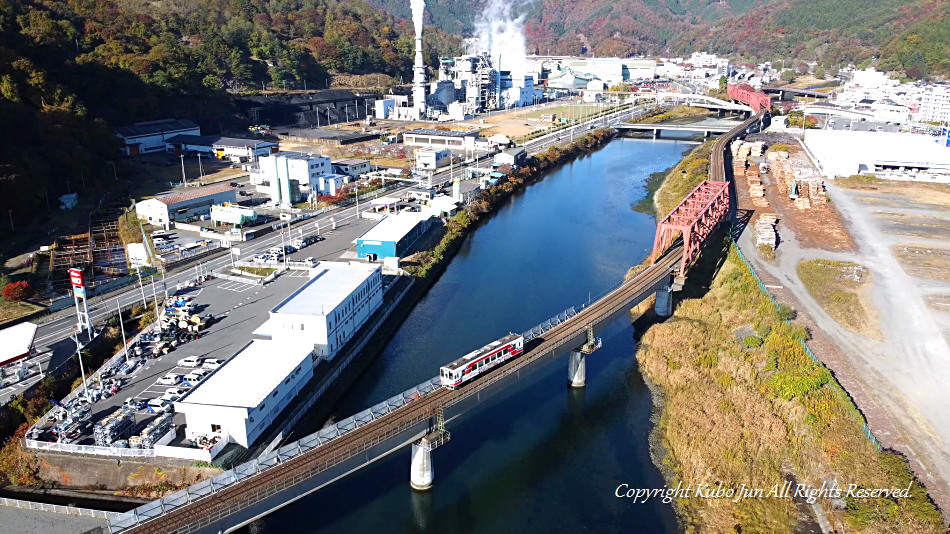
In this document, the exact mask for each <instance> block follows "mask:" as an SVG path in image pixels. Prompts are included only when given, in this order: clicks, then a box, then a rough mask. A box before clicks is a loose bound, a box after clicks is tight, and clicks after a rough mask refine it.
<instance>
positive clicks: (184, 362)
mask: <svg viewBox="0 0 950 534" xmlns="http://www.w3.org/2000/svg"><path fill="white" fill-rule="evenodd" d="M178 365H179V366H180V367H198V366H200V365H201V358H199V357H197V356H188V357H187V358H182V359H180V360H178Z"/></svg>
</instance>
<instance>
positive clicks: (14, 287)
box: [2, 281, 34, 302]
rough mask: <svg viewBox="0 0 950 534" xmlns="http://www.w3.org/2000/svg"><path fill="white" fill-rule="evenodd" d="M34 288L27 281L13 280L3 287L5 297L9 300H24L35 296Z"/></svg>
mask: <svg viewBox="0 0 950 534" xmlns="http://www.w3.org/2000/svg"><path fill="white" fill-rule="evenodd" d="M33 293H34V291H33V288H32V287H31V286H30V283H29V282H27V281H20V282H11V283H9V284H7V286H6V287H4V288H3V293H2V295H3V299H4V300H6V301H8V302H22V301H24V300H26V299H28V298H30V297H32V296H33Z"/></svg>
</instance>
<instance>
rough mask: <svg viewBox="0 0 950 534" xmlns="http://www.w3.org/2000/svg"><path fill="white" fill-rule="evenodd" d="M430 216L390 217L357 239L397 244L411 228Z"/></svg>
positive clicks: (405, 213) (403, 215) (402, 215)
mask: <svg viewBox="0 0 950 534" xmlns="http://www.w3.org/2000/svg"><path fill="white" fill-rule="evenodd" d="M429 217H430V215H428V214H423V213H413V212H402V213H399V214H397V215H390V216H388V217H386V218H385V219H383V220H382V221H380V222H379V224H377V225H376V226H374V227H372V228H370V229H369V231H367V232H366V233H365V234H363V235H362V236H360V237H359V239H358V241H392V242H398V241H399V240H400V239H402V238H403V237H405V235H406V234H408V233H409V232H410V231H411V230H412V229H413V228H415V227H416V225H418V224H419V223H421V222H422V221H424V220H426V219H428V218H429Z"/></svg>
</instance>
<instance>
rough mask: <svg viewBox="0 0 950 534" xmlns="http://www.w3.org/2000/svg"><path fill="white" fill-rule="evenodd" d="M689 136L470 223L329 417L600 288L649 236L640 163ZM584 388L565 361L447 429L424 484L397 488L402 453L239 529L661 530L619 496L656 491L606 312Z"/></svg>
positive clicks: (619, 147)
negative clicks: (420, 489)
mask: <svg viewBox="0 0 950 534" xmlns="http://www.w3.org/2000/svg"><path fill="white" fill-rule="evenodd" d="M692 144H693V143H688V142H685V141H677V140H657V141H653V140H643V139H617V140H614V141H612V142H610V143H609V144H608V145H606V146H605V147H603V148H602V149H600V150H598V151H596V152H595V153H593V154H591V155H588V156H586V157H583V158H580V159H578V160H576V161H574V162H573V163H571V164H569V165H565V166H564V167H561V168H559V169H558V170H556V171H554V172H552V173H551V174H550V175H549V176H548V177H547V178H545V179H544V180H543V181H542V182H540V183H537V184H535V185H533V186H531V187H530V188H529V189H528V190H527V191H526V192H523V193H520V194H518V195H516V196H514V197H513V198H512V199H511V201H510V202H508V203H507V204H506V205H505V206H503V207H501V208H500V209H499V210H498V212H497V213H496V214H495V215H493V216H492V217H491V218H490V220H488V221H487V222H486V223H485V224H483V225H481V226H480V227H479V228H478V229H477V230H476V231H475V232H474V233H473V234H472V235H471V236H469V238H468V239H467V240H466V242H465V243H464V245H463V246H462V248H461V250H460V251H459V253H458V254H457V255H456V256H455V258H453V260H452V262H451V263H450V265H449V266H448V268H447V269H446V271H445V273H444V274H443V275H442V277H441V278H440V279H439V281H438V282H437V283H436V284H435V285H434V286H433V288H432V289H431V291H430V292H429V293H428V294H427V295H426V296H425V297H424V298H423V299H422V300H421V301H420V302H419V303H418V305H417V306H416V307H415V309H414V310H413V311H412V313H411V314H410V316H409V317H408V318H407V319H406V321H405V323H403V325H402V326H401V328H400V329H399V331H398V332H397V333H396V335H395V336H394V337H393V339H392V340H391V341H390V343H389V345H388V347H387V349H386V350H385V351H384V353H383V354H382V355H380V357H379V359H378V360H377V361H376V362H375V363H374V364H373V366H372V367H371V369H370V370H369V371H368V372H367V374H366V375H365V376H363V377H362V378H361V379H360V380H359V382H358V383H357V385H356V386H355V387H354V389H353V390H352V391H351V392H349V393H348V394H347V396H346V397H345V398H344V399H343V401H342V403H341V406H340V408H339V409H338V410H337V414H338V415H339V417H338V419H339V418H342V417H346V416H349V415H351V414H353V413H355V412H357V411H359V410H362V409H364V408H366V407H368V406H371V405H373V404H375V403H377V402H380V401H382V400H385V399H387V398H389V397H391V396H392V395H395V394H396V393H399V392H401V391H404V390H406V389H407V388H409V387H411V386H413V385H415V384H418V383H420V382H422V381H424V380H426V379H427V378H430V377H432V376H435V375H436V374H437V372H438V368H439V366H440V365H442V364H443V363H446V362H449V361H451V360H454V359H455V358H457V357H459V356H461V355H463V354H465V353H466V352H469V351H471V350H474V349H476V348H478V347H480V346H482V345H484V344H486V343H488V342H489V341H492V340H494V339H496V338H498V337H501V336H502V335H504V334H506V333H508V332H509V331H511V332H522V331H524V330H527V329H528V328H530V327H532V326H534V325H536V324H538V323H539V322H541V321H543V320H545V319H547V318H549V317H551V316H553V315H555V314H557V313H559V312H560V311H562V310H564V309H565V308H567V307H569V306H572V305H575V304H579V303H581V302H585V301H587V300H588V299H589V298H596V297H597V296H598V295H600V294H602V293H603V292H605V291H607V290H609V289H610V288H612V287H613V286H615V285H616V284H617V283H618V282H619V281H620V280H621V279H622V278H623V276H624V274H625V273H626V271H627V269H628V268H629V267H630V266H632V265H634V264H636V263H639V262H640V261H641V260H642V259H643V258H644V257H645V256H646V254H648V253H649V251H650V248H651V247H652V245H653V235H654V230H655V222H654V220H653V217H652V216H649V215H646V214H642V213H637V212H635V211H633V210H632V209H631V205H633V204H636V203H637V202H638V201H639V200H640V199H642V198H643V197H644V195H645V194H646V180H647V178H648V177H649V175H650V174H651V173H654V172H657V171H662V170H664V169H666V168H669V167H671V166H673V165H675V164H676V163H677V162H678V161H679V160H680V159H681V158H682V156H683V153H684V151H686V150H688V149H689V148H691V146H692ZM599 335H600V336H601V337H602V338H603V341H604V346H603V348H602V349H601V350H599V351H598V352H596V353H594V354H593V355H591V356H590V357H588V361H587V386H586V388H583V389H580V390H571V388H569V387H567V359H566V358H560V359H558V360H556V361H555V362H554V363H551V364H549V365H547V366H545V367H542V368H541V369H540V370H539V371H538V372H537V376H535V377H533V378H532V379H531V380H526V381H521V382H517V383H516V385H515V386H513V387H512V388H511V391H508V392H506V393H505V394H504V395H502V396H498V397H496V398H494V399H493V400H491V401H490V402H486V403H483V404H482V405H480V407H479V408H478V409H476V410H474V411H472V412H468V413H467V414H465V415H464V416H463V417H461V418H459V419H456V420H454V421H452V422H450V424H449V430H450V431H451V433H452V439H451V441H450V442H449V443H448V444H446V445H445V446H443V447H441V448H439V449H437V450H435V451H434V452H433V464H434V467H435V486H434V487H433V488H432V490H430V491H429V492H426V493H422V494H420V493H417V492H414V491H412V490H411V489H410V487H409V450H408V448H406V449H402V450H400V451H397V452H396V453H394V454H392V455H390V456H388V457H386V458H384V459H382V460H380V461H377V462H375V463H373V464H371V465H370V466H368V467H366V468H364V469H362V470H360V471H358V472H356V473H354V474H352V475H350V476H348V477H346V478H344V479H342V480H340V481H338V482H336V483H334V484H332V485H331V486H329V487H327V488H324V489H322V490H320V491H317V492H315V493H313V494H311V495H310V496H308V497H306V498H304V499H301V500H300V501H297V502H296V503H294V504H291V505H289V506H287V507H285V508H283V509H281V510H279V511H277V512H275V513H274V514H271V515H270V516H268V517H267V518H265V519H263V520H261V521H258V522H257V523H256V524H254V525H251V527H249V529H248V530H249V531H250V532H252V533H255V534H262V533H266V534H278V533H279V534H294V533H300V534H304V533H306V534H315V533H330V532H332V533H353V534H361V533H390V532H433V533H499V532H537V533H560V532H563V533H577V532H630V531H632V529H633V530H636V531H637V532H642V533H653V532H657V533H661V532H676V531H677V525H676V519H675V516H674V513H673V510H672V508H671V506H670V505H665V504H662V503H660V502H659V501H657V500H652V501H649V502H648V503H646V504H634V503H632V502H630V501H628V500H626V499H618V498H616V497H615V496H614V491H615V489H616V488H617V486H618V485H619V484H622V483H627V484H629V485H630V487H633V488H637V487H645V488H657V487H658V488H662V487H663V484H664V481H663V479H662V477H661V475H660V473H659V471H658V470H657V468H656V467H655V466H654V465H653V463H652V462H651V459H650V454H649V446H648V435H649V432H650V430H651V428H652V423H651V421H650V417H651V415H652V411H653V403H652V399H651V397H650V392H649V390H648V388H647V387H646V385H645V384H644V383H643V380H642V378H641V376H640V373H639V371H638V369H637V364H636V359H635V358H634V348H635V347H634V339H633V328H632V327H631V326H630V324H629V321H628V320H626V319H623V318H622V319H620V320H618V321H616V322H615V323H613V324H611V325H609V326H607V327H606V328H605V329H604V331H603V332H602V333H600V334H599Z"/></svg>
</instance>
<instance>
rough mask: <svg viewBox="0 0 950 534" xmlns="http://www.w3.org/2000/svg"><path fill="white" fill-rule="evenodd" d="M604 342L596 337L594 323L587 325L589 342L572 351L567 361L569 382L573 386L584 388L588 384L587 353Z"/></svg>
mask: <svg viewBox="0 0 950 534" xmlns="http://www.w3.org/2000/svg"><path fill="white" fill-rule="evenodd" d="M602 344H603V342H602V341H601V339H600V338H599V337H594V325H593V324H589V325H587V343H584V344H583V345H581V346H580V347H577V348H576V349H574V350H572V351H571V357H570V359H569V360H568V362H567V383H568V384H570V386H571V387H572V388H582V387H584V386H585V385H586V384H587V355H588V354H590V353H592V352H594V351H595V350H597V349H599V348H600V347H601V345H602Z"/></svg>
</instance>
